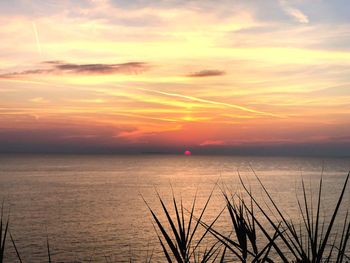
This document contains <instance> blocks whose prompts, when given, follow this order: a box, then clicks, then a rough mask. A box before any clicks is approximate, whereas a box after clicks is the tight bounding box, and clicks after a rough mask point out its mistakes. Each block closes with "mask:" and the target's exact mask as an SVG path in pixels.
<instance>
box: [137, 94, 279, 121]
mask: <svg viewBox="0 0 350 263" xmlns="http://www.w3.org/2000/svg"><path fill="white" fill-rule="evenodd" d="M137 89H138V90H142V91H146V92H151V93H156V94H160V95H165V96H170V97H177V98H183V99H187V100H191V101H198V102H203V103H207V104H213V105H221V106H224V107H228V108H234V109H237V110H241V111H245V112H250V113H254V114H257V115H263V116H271V117H277V118H280V117H282V116H280V115H278V114H274V113H270V112H264V111H259V110H254V109H251V108H247V107H244V106H240V105H237V104H231V103H225V102H220V101H214V100H206V99H201V98H198V97H193V96H187V95H182V94H177V93H169V92H164V91H160V90H153V89H145V88H137Z"/></svg>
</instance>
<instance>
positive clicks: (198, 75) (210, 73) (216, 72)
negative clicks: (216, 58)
mask: <svg viewBox="0 0 350 263" xmlns="http://www.w3.org/2000/svg"><path fill="white" fill-rule="evenodd" d="M225 74H226V72H225V71H222V70H211V69H206V70H201V71H197V72H194V73H191V74H188V75H187V77H191V78H203V77H215V76H223V75H225Z"/></svg>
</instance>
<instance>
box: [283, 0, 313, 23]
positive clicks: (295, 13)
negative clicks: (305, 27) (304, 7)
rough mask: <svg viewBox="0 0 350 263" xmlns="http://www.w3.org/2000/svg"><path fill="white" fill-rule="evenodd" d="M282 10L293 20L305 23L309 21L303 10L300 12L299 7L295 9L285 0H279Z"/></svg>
mask: <svg viewBox="0 0 350 263" xmlns="http://www.w3.org/2000/svg"><path fill="white" fill-rule="evenodd" d="M279 3H280V5H281V7H282V9H283V11H284V12H285V13H286V14H287V15H289V16H290V17H292V18H293V19H294V20H295V21H297V22H299V23H302V24H307V23H309V18H308V17H307V15H305V14H304V13H303V12H301V11H300V10H299V9H296V8H294V7H292V6H290V5H289V4H288V3H287V2H286V1H285V0H280V1H279Z"/></svg>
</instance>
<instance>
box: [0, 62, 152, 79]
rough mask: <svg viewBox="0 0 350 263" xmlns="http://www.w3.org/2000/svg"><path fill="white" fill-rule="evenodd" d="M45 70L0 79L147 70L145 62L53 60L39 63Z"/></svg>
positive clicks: (123, 72)
mask: <svg viewBox="0 0 350 263" xmlns="http://www.w3.org/2000/svg"><path fill="white" fill-rule="evenodd" d="M41 64H42V65H45V66H46V68H38V69H32V70H23V71H19V72H8V73H4V74H1V75H0V78H12V77H16V76H24V75H42V74H62V73H64V74H76V75H105V74H138V73H141V72H143V71H145V70H147V68H148V65H147V63H145V62H126V63H119V64H73V63H66V62H64V61H59V60H53V61H44V62H42V63H41Z"/></svg>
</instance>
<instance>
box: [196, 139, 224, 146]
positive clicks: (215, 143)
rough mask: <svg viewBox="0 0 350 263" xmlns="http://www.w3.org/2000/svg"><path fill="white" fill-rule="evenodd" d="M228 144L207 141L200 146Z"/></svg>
mask: <svg viewBox="0 0 350 263" xmlns="http://www.w3.org/2000/svg"><path fill="white" fill-rule="evenodd" d="M226 144H227V142H226V143H225V142H224V141H222V140H206V141H204V142H202V143H200V144H199V145H200V146H208V145H226Z"/></svg>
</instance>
